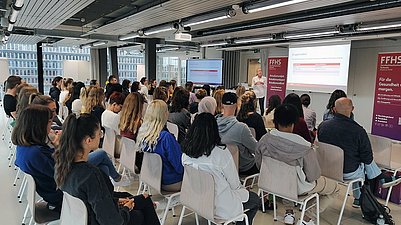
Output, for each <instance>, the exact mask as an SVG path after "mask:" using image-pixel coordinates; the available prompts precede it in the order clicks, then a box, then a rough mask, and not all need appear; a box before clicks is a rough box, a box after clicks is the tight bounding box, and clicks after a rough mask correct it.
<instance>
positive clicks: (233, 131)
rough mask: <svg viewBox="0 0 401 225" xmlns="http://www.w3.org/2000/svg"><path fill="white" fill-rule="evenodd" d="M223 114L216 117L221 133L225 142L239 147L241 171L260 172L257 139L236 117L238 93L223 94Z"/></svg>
mask: <svg viewBox="0 0 401 225" xmlns="http://www.w3.org/2000/svg"><path fill="white" fill-rule="evenodd" d="M222 102H223V114H220V115H218V116H217V117H216V119H217V124H218V126H219V134H220V137H221V142H222V143H223V144H235V145H237V146H238V148H239V158H240V159H239V172H240V174H242V175H253V174H256V173H259V170H258V168H257V167H256V165H255V157H254V153H255V148H256V144H257V141H256V139H255V138H254V137H253V136H252V133H251V130H250V129H249V128H248V126H247V125H246V124H244V123H242V122H239V121H238V120H237V118H235V111H236V109H237V95H236V94H235V93H231V92H227V93H225V94H224V95H223V98H222Z"/></svg>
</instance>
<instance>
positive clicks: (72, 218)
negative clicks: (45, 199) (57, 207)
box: [60, 192, 88, 225]
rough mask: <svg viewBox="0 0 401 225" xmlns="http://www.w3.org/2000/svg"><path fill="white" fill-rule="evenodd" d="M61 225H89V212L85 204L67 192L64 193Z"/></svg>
mask: <svg viewBox="0 0 401 225" xmlns="http://www.w3.org/2000/svg"><path fill="white" fill-rule="evenodd" d="M60 220H61V223H60V225H86V224H88V210H87V209H86V205H85V203H84V202H83V201H82V200H81V199H79V198H76V197H74V196H72V195H70V194H68V193H67V192H63V205H62V208H61V216H60Z"/></svg>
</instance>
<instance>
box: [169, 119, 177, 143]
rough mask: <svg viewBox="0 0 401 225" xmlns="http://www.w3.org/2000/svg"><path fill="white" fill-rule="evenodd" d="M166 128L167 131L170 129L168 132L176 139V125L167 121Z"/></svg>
mask: <svg viewBox="0 0 401 225" xmlns="http://www.w3.org/2000/svg"><path fill="white" fill-rule="evenodd" d="M167 129H168V131H170V133H172V134H173V135H174V137H175V139H177V140H178V125H177V124H174V123H171V122H167Z"/></svg>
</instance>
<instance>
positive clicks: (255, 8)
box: [242, 0, 310, 14]
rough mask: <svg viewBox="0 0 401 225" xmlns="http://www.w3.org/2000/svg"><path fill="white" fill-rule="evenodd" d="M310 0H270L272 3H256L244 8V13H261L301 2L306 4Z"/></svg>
mask: <svg viewBox="0 0 401 225" xmlns="http://www.w3.org/2000/svg"><path fill="white" fill-rule="evenodd" d="M306 1H310V0H290V1H288V0H270V1H265V2H261V3H255V4H250V5H246V6H244V7H242V11H243V12H244V13H245V14H247V13H255V12H260V11H264V10H269V9H274V8H279V7H283V6H288V5H294V4H298V3H301V2H306Z"/></svg>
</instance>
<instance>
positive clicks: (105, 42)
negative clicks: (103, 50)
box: [92, 41, 107, 47]
mask: <svg viewBox="0 0 401 225" xmlns="http://www.w3.org/2000/svg"><path fill="white" fill-rule="evenodd" d="M105 44H107V41H97V42H94V43H93V44H92V46H93V47H97V46H101V45H105Z"/></svg>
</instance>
